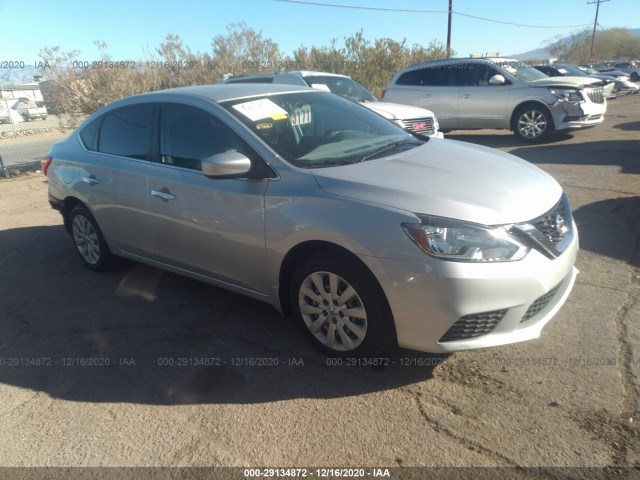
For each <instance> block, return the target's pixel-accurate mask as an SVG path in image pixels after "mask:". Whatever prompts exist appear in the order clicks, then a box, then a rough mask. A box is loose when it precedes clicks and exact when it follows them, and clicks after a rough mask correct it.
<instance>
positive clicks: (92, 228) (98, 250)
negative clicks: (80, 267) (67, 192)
mask: <svg viewBox="0 0 640 480" xmlns="http://www.w3.org/2000/svg"><path fill="white" fill-rule="evenodd" d="M69 224H70V225H71V236H72V238H73V244H74V246H75V247H76V251H77V252H78V255H80V258H81V259H82V263H83V264H84V265H85V266H87V267H88V268H91V269H93V270H103V269H105V268H107V267H109V266H110V265H111V264H112V263H113V255H112V254H111V251H110V250H109V247H108V246H107V243H106V242H105V240H104V237H103V236H102V232H101V231H100V228H99V227H98V223H97V222H96V220H95V218H93V215H91V212H89V210H88V209H87V208H86V207H85V206H83V205H78V206H76V207H74V208H73V209H72V210H71V213H69Z"/></svg>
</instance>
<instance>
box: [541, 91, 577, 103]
mask: <svg viewBox="0 0 640 480" xmlns="http://www.w3.org/2000/svg"><path fill="white" fill-rule="evenodd" d="M549 93H550V94H551V95H553V96H555V97H557V98H559V99H560V100H565V101H567V102H580V101H582V95H581V94H580V91H578V90H576V89H574V88H550V89H549Z"/></svg>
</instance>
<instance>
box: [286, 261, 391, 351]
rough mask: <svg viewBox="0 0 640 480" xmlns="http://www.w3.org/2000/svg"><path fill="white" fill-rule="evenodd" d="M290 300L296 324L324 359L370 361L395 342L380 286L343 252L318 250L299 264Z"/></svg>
mask: <svg viewBox="0 0 640 480" xmlns="http://www.w3.org/2000/svg"><path fill="white" fill-rule="evenodd" d="M345 292H346V296H345ZM289 298H290V301H291V311H292V312H294V315H295V317H296V321H297V322H298V324H299V325H300V326H301V327H302V328H303V329H304V331H305V333H306V334H307V335H308V336H309V338H310V339H311V342H312V343H313V344H314V345H315V346H316V347H317V348H319V349H320V350H321V351H322V352H324V353H325V354H326V355H328V356H331V357H358V358H362V357H367V356H368V357H372V356H375V355H377V354H379V353H381V352H382V351H383V350H384V349H385V348H386V347H388V346H389V345H390V343H391V341H392V340H393V339H394V338H395V335H394V329H393V321H392V317H391V313H390V311H389V308H388V305H387V302H386V299H385V296H384V292H383V291H382V288H381V287H380V286H379V284H378V282H377V281H376V280H375V278H374V277H373V275H372V274H371V273H370V272H369V271H368V270H367V269H366V268H365V267H364V266H363V265H361V264H359V263H358V262H357V261H356V260H355V259H353V258H351V257H349V256H348V255H346V254H343V253H339V252H338V253H336V252H333V251H322V252H318V253H316V254H314V255H312V256H310V257H308V258H307V259H305V260H304V261H302V262H301V263H300V264H299V265H298V266H297V267H296V269H295V270H294V272H293V276H292V282H291V290H290V295H289ZM323 318H324V320H323Z"/></svg>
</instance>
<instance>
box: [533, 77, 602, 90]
mask: <svg viewBox="0 0 640 480" xmlns="http://www.w3.org/2000/svg"><path fill="white" fill-rule="evenodd" d="M598 82H599V80H598V79H597V78H589V77H571V76H568V77H549V78H541V79H539V80H531V81H530V82H527V85H529V86H531V87H572V88H582V87H586V86H588V85H591V84H593V83H598Z"/></svg>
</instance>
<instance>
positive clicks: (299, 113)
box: [291, 105, 311, 125]
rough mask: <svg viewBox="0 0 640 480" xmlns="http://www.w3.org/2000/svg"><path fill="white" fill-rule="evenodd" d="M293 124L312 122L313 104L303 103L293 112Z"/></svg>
mask: <svg viewBox="0 0 640 480" xmlns="http://www.w3.org/2000/svg"><path fill="white" fill-rule="evenodd" d="M291 123H292V124H293V125H305V124H307V123H311V105H303V106H301V107H299V108H296V109H295V110H294V111H293V112H291Z"/></svg>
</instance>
